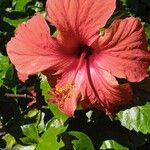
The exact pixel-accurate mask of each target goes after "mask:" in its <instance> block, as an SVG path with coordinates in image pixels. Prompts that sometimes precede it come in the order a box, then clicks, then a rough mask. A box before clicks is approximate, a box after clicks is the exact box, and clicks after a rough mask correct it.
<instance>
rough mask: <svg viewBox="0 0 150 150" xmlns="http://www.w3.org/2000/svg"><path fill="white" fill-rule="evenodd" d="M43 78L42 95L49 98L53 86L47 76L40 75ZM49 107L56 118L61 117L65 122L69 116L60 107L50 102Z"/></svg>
mask: <svg viewBox="0 0 150 150" xmlns="http://www.w3.org/2000/svg"><path fill="white" fill-rule="evenodd" d="M40 78H41V83H40V88H41V90H42V95H43V96H44V98H45V100H46V101H47V100H49V99H50V94H49V92H50V90H51V87H50V85H49V82H48V80H47V77H46V76H44V75H40ZM48 107H49V109H50V110H51V112H52V113H53V115H54V117H55V118H58V119H60V120H61V121H62V122H63V123H64V122H65V121H66V120H67V119H68V116H66V115H65V114H64V113H62V112H61V111H60V110H59V109H58V107H57V106H56V105H54V104H52V103H51V104H49V105H48Z"/></svg>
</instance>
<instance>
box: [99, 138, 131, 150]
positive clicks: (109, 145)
mask: <svg viewBox="0 0 150 150" xmlns="http://www.w3.org/2000/svg"><path fill="white" fill-rule="evenodd" d="M100 149H115V150H128V148H126V147H124V146H122V145H120V144H119V143H117V142H116V141H114V140H106V141H104V142H103V144H102V146H101V147H100Z"/></svg>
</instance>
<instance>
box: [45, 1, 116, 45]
mask: <svg viewBox="0 0 150 150" xmlns="http://www.w3.org/2000/svg"><path fill="white" fill-rule="evenodd" d="M115 3H116V1H115V0H94V1H93V0H48V1H47V5H46V8H47V12H48V17H49V20H50V22H52V23H53V24H54V25H55V26H56V27H57V29H58V30H59V31H60V32H61V34H62V36H63V37H64V36H65V37H64V38H67V39H68V37H69V38H71V35H72V36H73V37H72V38H73V39H72V40H75V38H76V37H77V39H76V40H79V41H80V42H81V41H82V42H85V43H88V44H89V45H90V44H91V43H92V42H93V41H94V40H95V39H96V38H97V37H98V33H97V32H98V30H99V28H102V27H104V26H105V24H106V22H107V20H108V19H109V17H110V16H111V15H112V13H113V12H114V9H115V7H116V4H115ZM96 33H97V34H96ZM79 38H80V39H79Z"/></svg>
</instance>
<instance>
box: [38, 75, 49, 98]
mask: <svg viewBox="0 0 150 150" xmlns="http://www.w3.org/2000/svg"><path fill="white" fill-rule="evenodd" d="M40 79H41V82H40V88H41V90H42V95H43V96H44V98H45V100H46V101H47V100H49V99H50V95H49V91H50V90H51V87H50V85H49V82H48V80H47V77H46V76H45V75H43V74H41V75H40Z"/></svg>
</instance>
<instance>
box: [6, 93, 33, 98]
mask: <svg viewBox="0 0 150 150" xmlns="http://www.w3.org/2000/svg"><path fill="white" fill-rule="evenodd" d="M4 96H6V97H12V98H28V99H35V97H34V96H30V95H27V94H10V93H5V94H4Z"/></svg>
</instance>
